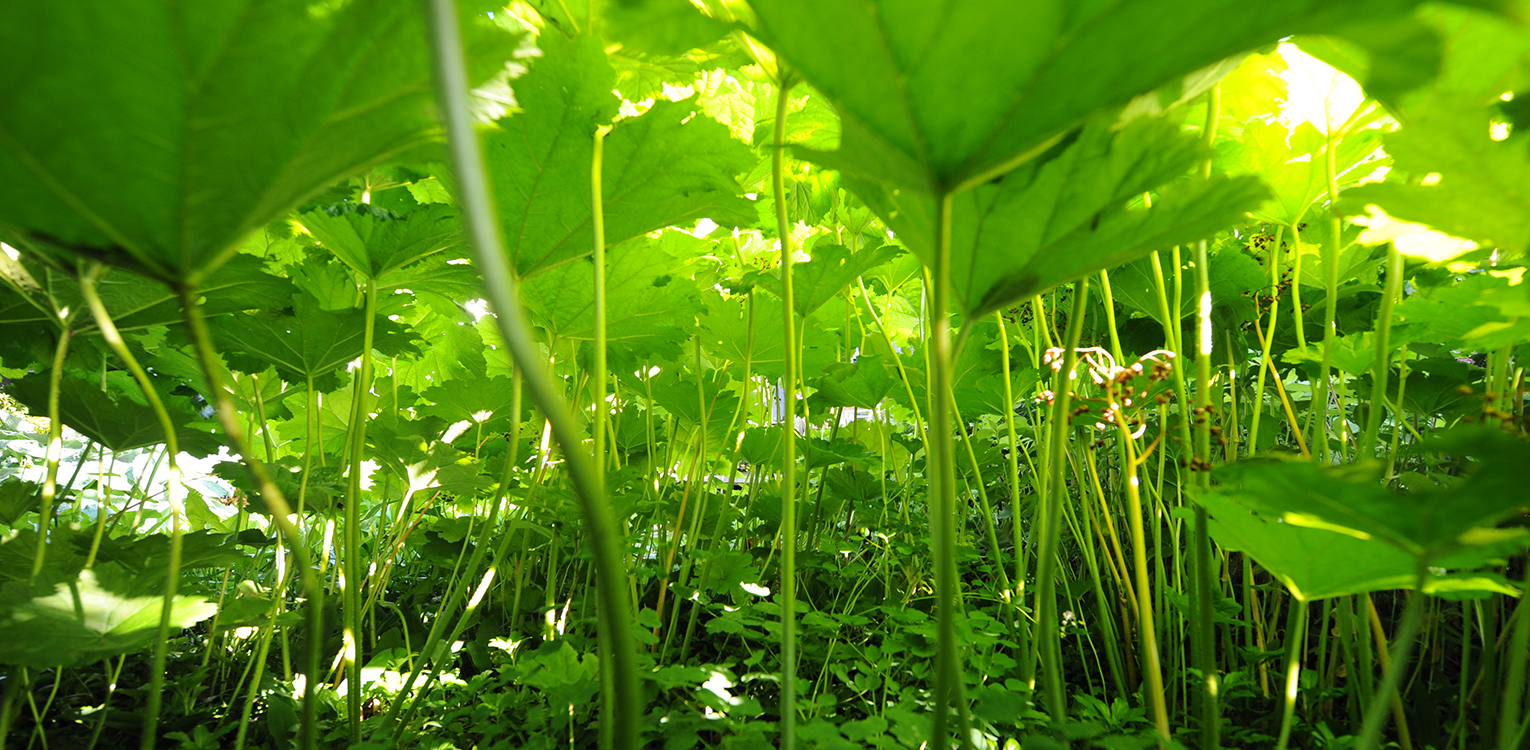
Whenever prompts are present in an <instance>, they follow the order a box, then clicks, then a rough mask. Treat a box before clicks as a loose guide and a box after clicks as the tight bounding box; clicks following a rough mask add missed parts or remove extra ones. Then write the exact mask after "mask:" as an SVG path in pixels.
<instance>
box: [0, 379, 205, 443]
mask: <svg viewBox="0 0 1530 750" xmlns="http://www.w3.org/2000/svg"><path fill="white" fill-rule="evenodd" d="M114 374H115V375H117V376H119V377H113V378H110V379H109V380H108V384H107V389H106V390H105V391H103V390H102V388H101V383H100V382H99V380H94V379H87V378H83V377H80V376H78V375H74V374H72V373H68V372H66V373H64V376H63V378H62V379H61V380H60V381H59V402H58V410H59V417H60V418H61V419H62V420H63V422H64V424H66V425H69V426H70V427H71V428H73V429H74V430H76V431H77V432H79V433H80V434H82V435H84V436H86V437H88V438H90V439H91V440H94V441H96V442H98V443H100V444H102V445H105V446H106V447H108V448H110V449H111V450H112V451H113V452H121V451H127V450H132V449H134V448H147V447H149V446H151V445H161V444H163V443H164V442H165V431H164V428H162V427H161V426H160V423H159V417H157V416H155V414H154V410H153V409H152V408H150V407H149V405H148V401H147V399H145V398H144V395H143V391H142V390H140V389H139V388H138V384H137V383H135V382H133V381H132V379H131V378H130V377H128V374H127V373H126V372H122V371H120V370H119V371H116V372H115V373H114ZM9 390H10V393H11V394H12V395H14V396H15V397H16V400H17V401H20V402H21V403H22V404H24V405H25V406H26V407H27V408H28V409H29V410H31V411H32V413H33V414H47V413H48V374H47V373H46V372H41V373H37V374H35V375H30V376H28V377H25V378H22V379H21V380H17V381H13V382H12V383H11V385H10V387H9ZM160 398H161V399H162V400H163V401H164V403H165V408H166V409H167V410H168V411H169V412H170V419H171V420H172V422H173V423H174V424H175V428H176V429H175V435H176V440H177V444H178V447H179V448H180V449H181V451H183V452H185V453H190V454H192V455H194V456H197V455H199V456H205V455H207V454H209V453H216V452H218V442H219V441H218V439H217V438H216V437H214V436H213V435H212V433H210V432H207V431H205V430H199V429H197V428H195V427H193V426H192V424H193V423H195V422H200V421H201V419H200V417H199V415H197V414H196V413H195V412H194V411H193V410H192V409H193V407H192V405H191V404H190V403H189V400H188V399H186V398H184V397H176V396H166V395H165V394H164V393H161V394H160Z"/></svg>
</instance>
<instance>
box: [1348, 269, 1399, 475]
mask: <svg viewBox="0 0 1530 750" xmlns="http://www.w3.org/2000/svg"><path fill="white" fill-rule="evenodd" d="M1402 275H1403V262H1402V255H1401V254H1400V253H1398V252H1397V247H1396V246H1395V245H1390V244H1389V245H1387V286H1386V290H1385V291H1384V292H1383V293H1382V295H1381V308H1380V309H1379V310H1377V311H1376V353H1375V357H1376V361H1375V362H1374V363H1372V369H1371V413H1370V414H1369V415H1367V417H1366V420H1365V434H1364V435H1362V436H1361V438H1360V447H1359V449H1358V450H1357V451H1355V455H1356V456H1358V457H1359V458H1360V460H1362V461H1364V460H1366V459H1369V458H1371V457H1372V454H1373V453H1374V452H1375V447H1376V435H1377V433H1379V432H1380V431H1381V415H1382V413H1383V412H1385V411H1386V406H1385V404H1386V399H1387V376H1388V375H1390V374H1391V372H1392V356H1391V335H1392V306H1393V305H1394V304H1395V303H1396V302H1397V298H1398V297H1399V296H1401V295H1402Z"/></svg>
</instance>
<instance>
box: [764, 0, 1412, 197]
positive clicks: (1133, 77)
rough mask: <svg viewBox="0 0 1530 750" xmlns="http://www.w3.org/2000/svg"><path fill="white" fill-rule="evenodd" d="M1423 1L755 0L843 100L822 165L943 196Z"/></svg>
mask: <svg viewBox="0 0 1530 750" xmlns="http://www.w3.org/2000/svg"><path fill="white" fill-rule="evenodd" d="M1414 4H1415V3H1414V2H1412V1H1411V0H1350V1H1348V2H1334V1H1333V0H1270V1H1269V2H1262V3H1253V4H1251V3H1246V2H1238V1H1237V0H1186V1H1184V2H1177V3H1174V4H1172V5H1165V4H1164V3H1162V2H1157V1H1155V0H1119V1H1117V2H1096V3H1080V2H1074V1H1072V0H1043V1H1042V2H1032V3H1024V4H1014V3H993V2H988V1H987V0H936V1H933V2H921V3H909V2H896V1H895V0H878V1H876V2H871V1H868V0H753V2H751V5H752V6H753V7H754V9H755V12H756V14H757V15H758V17H759V24H760V31H761V33H762V34H763V36H764V37H765V39H766V41H767V43H769V44H770V45H771V46H772V47H773V48H774V49H775V50H776V52H777V54H779V55H781V56H782V57H784V58H786V60H787V62H789V63H790V64H791V65H792V66H793V67H794V68H796V69H798V70H800V71H801V72H802V74H803V76H804V77H805V78H807V80H808V81H809V82H811V83H812V84H813V85H814V86H815V87H817V88H818V89H819V90H820V91H822V92H823V93H824V95H826V96H827V97H828V98H829V99H830V100H832V101H834V102H835V104H836V106H837V107H838V108H839V112H840V117H841V119H842V120H843V124H844V133H843V142H842V145H841V147H840V150H839V151H836V152H833V153H832V154H815V155H813V158H814V159H816V160H821V161H822V162H823V163H824V164H825V165H826V166H832V167H835V168H839V169H842V170H844V171H845V172H846V173H849V174H855V175H857V176H859V177H860V178H862V179H864V180H872V181H876V182H882V183H885V184H888V185H892V186H896V187H899V188H916V189H922V190H926V191H930V192H945V191H948V190H951V189H953V188H957V187H959V186H961V185H963V183H970V182H977V181H982V180H984V179H987V178H991V177H993V176H995V175H997V174H1002V173H1003V172H1005V171H1007V170H1008V169H1010V168H1011V167H1012V166H1013V165H1014V164H1015V163H1017V162H1018V161H1019V160H1023V159H1024V158H1025V157H1026V156H1028V155H1033V154H1034V153H1036V152H1037V151H1038V150H1039V149H1041V148H1044V147H1045V145H1046V144H1047V143H1048V142H1049V141H1051V140H1052V139H1053V138H1055V137H1056V136H1057V135H1058V134H1059V133H1062V132H1064V131H1066V130H1068V129H1070V128H1073V127H1075V126H1077V125H1078V124H1079V123H1081V122H1083V121H1084V120H1085V119H1086V118H1088V117H1089V116H1090V115H1092V114H1094V113H1095V112H1097V111H1099V110H1101V109H1104V108H1108V107H1113V106H1118V105H1122V104H1126V103H1127V102H1128V101H1129V100H1131V99H1132V98H1133V97H1135V96H1137V95H1139V94H1142V93H1144V92H1148V91H1152V90H1154V89H1158V88H1160V87H1162V86H1165V85H1166V84H1172V83H1175V82H1176V81H1177V80H1179V79H1180V78H1181V77H1184V76H1188V75H1189V74H1191V73H1193V72H1195V71H1197V70H1198V69H1201V68H1203V67H1205V66H1209V65H1211V64H1213V63H1216V62H1218V61H1219V60H1222V59H1223V58H1226V57H1229V56H1231V55H1235V54H1237V53H1239V52H1243V51H1245V50H1248V49H1250V48H1252V47H1256V46H1259V45H1261V44H1265V43H1268V42H1273V41H1275V40H1277V39H1280V38H1281V37H1283V36H1286V35H1288V34H1293V33H1300V32H1306V33H1324V32H1329V31H1333V30H1335V29H1339V28H1342V27H1343V26H1344V25H1346V24H1347V23H1350V22H1352V21H1355V20H1366V21H1374V20H1375V19H1378V18H1384V17H1389V16H1394V15H1397V14H1400V13H1403V12H1406V11H1407V10H1408V9H1409V8H1410V7H1411V6H1413V5H1414ZM1206 83H1207V81H1206V80H1205V77H1202V78H1199V79H1193V80H1192V81H1189V82H1187V83H1186V84H1184V87H1185V88H1189V89H1190V90H1192V91H1193V90H1194V88H1196V86H1197V84H1199V85H1202V86H1203V85H1205V84H1206ZM1170 93H1171V94H1173V95H1175V96H1177V95H1179V94H1181V93H1182V92H1181V91H1179V90H1176V91H1173V92H1170ZM1170 98H1173V97H1172V96H1171V97H1170Z"/></svg>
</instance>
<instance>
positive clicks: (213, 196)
mask: <svg viewBox="0 0 1530 750" xmlns="http://www.w3.org/2000/svg"><path fill="white" fill-rule="evenodd" d="M0 15H3V16H4V18H5V19H6V22H5V23H4V24H3V26H0V100H4V101H5V102H6V106H5V108H4V109H3V111H0V184H4V185H5V186H6V200H5V201H4V203H3V205H0V229H3V231H5V232H6V233H8V234H9V235H11V237H12V239H13V240H14V241H16V242H21V243H25V244H28V245H31V246H33V247H36V248H37V249H40V250H44V251H47V252H59V253H63V254H66V255H72V256H78V255H83V256H90V257H96V258H101V259H104V260H107V261H109V262H112V263H114V264H121V265H131V266H135V267H137V268H138V269H140V270H142V271H143V272H144V273H146V274H147V275H150V276H154V277H156V278H159V279H161V280H164V281H168V282H190V283H197V282H200V281H201V279H202V277H203V276H204V275H205V274H207V273H208V272H210V271H211V270H212V269H214V268H216V267H217V266H218V265H219V264H220V263H222V262H223V261H224V260H226V259H227V258H228V257H229V256H230V255H231V254H232V253H233V252H234V249H235V247H236V246H237V245H238V244H239V242H240V241H241V240H242V239H243V238H244V237H245V236H246V235H248V234H250V233H251V232H253V231H254V230H256V229H258V228H260V227H262V226H263V225H265V224H266V223H268V222H270V221H272V220H274V219H276V218H278V217H279V216H281V214H282V213H283V212H285V211H286V210H288V209H289V208H291V207H292V206H293V205H294V204H296V203H298V202H299V201H301V200H303V199H304V198H305V197H307V196H309V195H312V194H313V193H315V192H317V191H318V190H320V189H322V188H323V187H324V186H326V185H328V184H330V183H332V182H334V181H335V180H336V179H338V178H341V177H345V176H348V175H351V174H356V173H358V172H360V171H362V170H364V169H366V168H367V167H369V166H371V165H375V164H380V163H384V162H388V161H395V160H399V159H402V158H404V157H405V156H407V155H409V154H411V153H415V152H416V151H417V150H419V149H420V148H421V147H423V146H426V145H429V144H432V143H433V142H435V141H436V140H438V139H439V136H440V126H439V124H438V123H437V119H436V112H435V100H434V95H433V90H432V86H431V81H432V72H431V65H430V55H429V46H428V43H427V35H426V33H425V15H424V14H423V13H421V12H420V10H419V8H417V7H415V6H414V5H412V4H410V3H398V2H391V1H390V0H356V1H355V2H349V3H338V4H327V5H314V4H313V3H310V2H306V1H305V0H238V1H235V2H221V3H213V4H204V3H192V4H188V5H177V4H168V5H167V4H165V3H163V2H159V0H126V1H125V2H121V3H112V4H109V5H103V4H91V5H88V6H79V7H65V6H62V5H57V4H52V3H28V2H20V1H19V0H15V1H13V0H7V2H5V3H4V6H3V10H0ZM469 27H470V28H472V29H475V30H479V31H480V32H481V33H478V34H477V35H476V36H475V38H477V39H479V40H480V41H481V42H485V43H488V44H491V45H493V46H492V47H485V46H484V45H483V44H479V45H477V46H475V50H476V51H478V52H484V51H485V50H488V51H490V54H488V55H483V54H480V55H476V56H475V62H477V63H478V64H477V65H475V66H474V67H475V68H476V69H475V71H474V73H475V75H476V76H477V78H478V79H479V80H482V79H483V78H487V77H488V76H489V75H492V74H493V73H495V72H496V70H497V69H499V70H502V69H503V65H502V64H503V62H504V60H506V59H507V58H508V56H509V55H510V54H511V53H512V52H513V48H514V45H512V44H505V43H504V42H506V41H509V37H508V36H506V35H505V34H504V32H503V31H502V30H499V29H498V28H497V27H493V26H490V25H488V24H478V23H471V24H469ZM496 39H497V40H498V43H497V44H495V43H494V40H496Z"/></svg>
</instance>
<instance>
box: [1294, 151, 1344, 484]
mask: <svg viewBox="0 0 1530 750" xmlns="http://www.w3.org/2000/svg"><path fill="white" fill-rule="evenodd" d="M1327 141H1328V142H1327V144H1326V146H1327V147H1326V148H1324V149H1323V153H1324V161H1323V163H1324V167H1325V172H1326V176H1327V179H1328V213H1327V217H1326V218H1327V219H1328V242H1327V243H1326V244H1325V245H1324V246H1323V282H1324V287H1325V288H1324V298H1323V363H1322V366H1321V369H1319V370H1318V382H1317V383H1316V386H1317V388H1316V393H1315V394H1314V395H1313V404H1312V407H1313V409H1314V414H1315V416H1316V417H1317V422H1318V430H1317V433H1316V434H1315V435H1314V437H1315V438H1316V439H1317V441H1318V455H1319V456H1320V457H1321V458H1322V459H1323V460H1324V461H1329V460H1331V456H1330V447H1329V445H1328V395H1329V389H1330V388H1331V384H1330V377H1331V375H1332V374H1333V347H1334V341H1335V340H1337V338H1338V327H1337V326H1336V325H1335V321H1336V319H1337V318H1338V311H1339V254H1340V253H1341V252H1342V250H1343V245H1342V239H1341V233H1342V231H1343V227H1342V226H1341V223H1340V219H1339V213H1338V201H1339V182H1338V176H1337V174H1336V173H1335V157H1334V149H1335V148H1337V147H1338V145H1339V138H1338V136H1337V134H1335V133H1329V134H1328V139H1327ZM1297 283H1300V280H1298V282H1297ZM1339 417H1340V418H1341V419H1342V418H1344V413H1343V412H1342V411H1341V412H1339Z"/></svg>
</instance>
